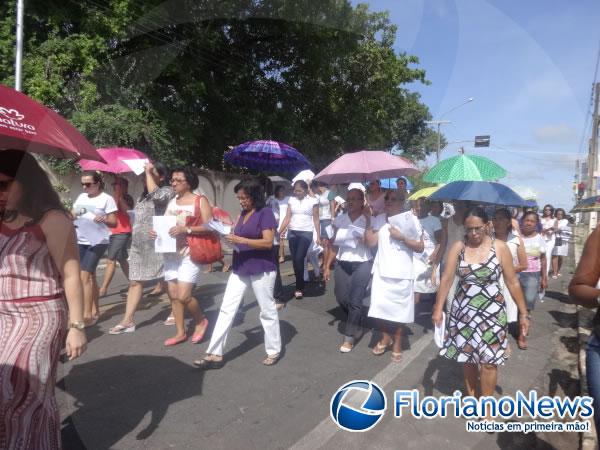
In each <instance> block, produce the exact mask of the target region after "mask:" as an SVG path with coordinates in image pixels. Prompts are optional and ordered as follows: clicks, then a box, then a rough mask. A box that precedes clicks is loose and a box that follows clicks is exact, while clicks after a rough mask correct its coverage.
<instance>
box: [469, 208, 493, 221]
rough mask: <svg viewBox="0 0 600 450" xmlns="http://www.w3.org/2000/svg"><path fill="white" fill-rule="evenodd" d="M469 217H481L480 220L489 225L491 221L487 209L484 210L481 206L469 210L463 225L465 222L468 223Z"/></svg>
mask: <svg viewBox="0 0 600 450" xmlns="http://www.w3.org/2000/svg"><path fill="white" fill-rule="evenodd" d="M469 217H479V218H480V219H481V220H482V221H483V223H488V222H489V220H490V219H489V218H488V215H487V213H486V212H485V209H483V208H482V207H480V206H475V207H473V208H471V209H469V210H468V211H467V213H466V214H465V217H464V219H463V223H465V222H466V220H467V219H468V218H469Z"/></svg>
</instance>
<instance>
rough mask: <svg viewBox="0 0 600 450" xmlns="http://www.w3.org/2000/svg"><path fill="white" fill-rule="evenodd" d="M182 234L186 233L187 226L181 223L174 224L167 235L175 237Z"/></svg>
mask: <svg viewBox="0 0 600 450" xmlns="http://www.w3.org/2000/svg"><path fill="white" fill-rule="evenodd" d="M182 234H187V228H186V227H184V226H181V225H176V226H174V227H173V228H171V229H170V230H169V236H171V237H177V236H180V235H182Z"/></svg>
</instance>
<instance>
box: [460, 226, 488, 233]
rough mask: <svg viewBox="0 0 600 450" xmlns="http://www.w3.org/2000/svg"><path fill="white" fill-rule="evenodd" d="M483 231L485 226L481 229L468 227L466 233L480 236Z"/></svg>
mask: <svg viewBox="0 0 600 450" xmlns="http://www.w3.org/2000/svg"><path fill="white" fill-rule="evenodd" d="M483 230H485V225H483V226H480V227H468V228H465V231H466V232H467V233H477V234H479V233H483Z"/></svg>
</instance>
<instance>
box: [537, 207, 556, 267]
mask: <svg viewBox="0 0 600 450" xmlns="http://www.w3.org/2000/svg"><path fill="white" fill-rule="evenodd" d="M541 223H542V233H541V235H542V238H544V242H545V243H546V255H547V256H548V257H547V258H546V267H545V268H543V269H544V270H545V271H546V275H548V274H549V273H550V264H551V258H550V255H551V254H552V251H553V250H554V243H555V240H556V229H557V226H556V218H555V217H554V207H553V206H552V205H545V206H544V209H543V210H542V219H541Z"/></svg>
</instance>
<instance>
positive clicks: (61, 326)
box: [0, 150, 87, 449]
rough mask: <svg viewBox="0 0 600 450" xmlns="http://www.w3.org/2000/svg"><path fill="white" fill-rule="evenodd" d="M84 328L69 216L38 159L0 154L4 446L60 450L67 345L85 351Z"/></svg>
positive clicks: (0, 443)
mask: <svg viewBox="0 0 600 450" xmlns="http://www.w3.org/2000/svg"><path fill="white" fill-rule="evenodd" d="M86 182H87V180H86ZM65 299H66V301H65ZM84 328H85V323H84V321H83V290H82V286H81V278H80V270H79V255H78V248H77V242H76V237H75V230H74V228H73V223H72V222H71V220H70V217H69V213H68V212H67V211H66V210H65V208H64V206H63V205H62V204H61V201H60V198H59V197H58V195H57V193H56V192H55V191H54V189H53V188H52V185H51V184H50V180H49V179H48V175H47V174H46V172H44V170H42V168H41V167H40V166H39V165H38V163H37V162H36V160H35V159H34V158H33V156H31V155H30V154H28V153H24V152H22V151H18V150H3V151H0V392H1V394H0V447H2V448H3V449H59V448H61V432H60V430H61V421H60V415H59V409H58V404H57V402H56V398H55V394H54V385H55V384H56V370H57V367H58V363H59V355H60V351H61V349H62V348H63V347H64V346H65V338H66V353H67V356H68V357H69V359H70V360H73V359H75V358H77V357H79V356H81V355H82V354H83V352H85V349H86V345H87V340H86V336H85V330H84ZM67 330H68V331H67ZM68 379H69V378H68V377H67V384H68V383H69V381H68Z"/></svg>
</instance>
